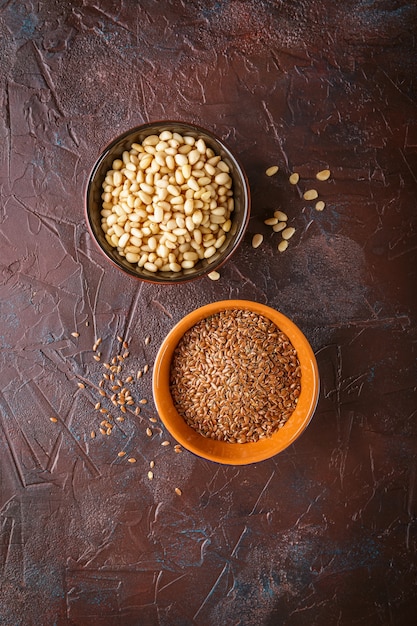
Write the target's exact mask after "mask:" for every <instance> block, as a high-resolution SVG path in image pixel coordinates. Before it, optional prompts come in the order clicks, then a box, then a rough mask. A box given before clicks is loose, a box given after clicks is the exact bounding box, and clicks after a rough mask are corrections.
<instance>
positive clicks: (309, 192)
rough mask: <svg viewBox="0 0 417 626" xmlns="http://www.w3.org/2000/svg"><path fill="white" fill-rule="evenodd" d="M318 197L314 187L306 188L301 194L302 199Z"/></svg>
mask: <svg viewBox="0 0 417 626" xmlns="http://www.w3.org/2000/svg"><path fill="white" fill-rule="evenodd" d="M318 197H319V194H318V193H317V191H316V189H308V190H307V191H305V192H304V194H303V198H304V200H315V199H316V198H318Z"/></svg>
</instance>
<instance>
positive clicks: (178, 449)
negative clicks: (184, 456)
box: [174, 443, 182, 453]
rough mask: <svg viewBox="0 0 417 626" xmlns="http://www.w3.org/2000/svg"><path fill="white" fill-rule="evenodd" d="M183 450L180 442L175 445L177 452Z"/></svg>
mask: <svg viewBox="0 0 417 626" xmlns="http://www.w3.org/2000/svg"><path fill="white" fill-rule="evenodd" d="M181 451H182V448H181V446H180V444H179V443H177V445H176V446H174V452H177V453H178V452H181Z"/></svg>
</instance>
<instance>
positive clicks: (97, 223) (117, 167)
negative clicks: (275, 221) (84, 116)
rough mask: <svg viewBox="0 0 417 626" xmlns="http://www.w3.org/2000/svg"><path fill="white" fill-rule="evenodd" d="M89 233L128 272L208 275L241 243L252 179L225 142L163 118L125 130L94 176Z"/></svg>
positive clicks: (175, 279) (167, 279)
mask: <svg viewBox="0 0 417 626" xmlns="http://www.w3.org/2000/svg"><path fill="white" fill-rule="evenodd" d="M85 207H86V219H87V225H88V227H89V231H90V233H91V235H92V237H93V239H94V241H95V242H96V244H97V245H98V247H99V249H100V250H101V252H102V253H103V254H104V255H105V257H106V258H107V260H109V261H110V262H111V263H112V264H113V265H114V266H116V267H117V268H118V269H120V270H122V271H123V272H125V273H126V274H128V275H130V276H132V277H134V278H138V279H141V280H143V281H147V282H151V283H162V284H173V283H174V284H175V283H184V282H187V281H190V280H194V279H197V278H201V277H202V276H206V275H207V274H210V273H211V272H214V271H215V270H217V269H218V268H219V267H220V266H221V265H223V263H225V262H226V261H227V260H228V259H229V258H230V256H231V255H232V254H233V252H234V251H235V250H236V248H237V247H238V245H239V243H240V242H241V240H242V238H243V235H244V233H245V230H246V227H247V224H248V221H249V213H250V190H249V184H248V181H247V177H246V175H245V173H244V170H243V169H242V167H241V165H240V164H239V163H238V161H237V159H236V157H235V156H234V155H233V154H232V152H231V151H230V149H229V148H228V147H227V146H226V145H225V144H224V142H223V141H222V140H220V139H219V138H218V137H216V136H215V135H214V134H212V133H211V132H209V131H207V130H205V129H203V128H201V127H199V126H195V125H193V124H187V123H184V122H176V121H162V122H153V123H149V124H143V125H142V126H138V127H135V128H133V129H130V130H128V131H126V132H124V133H123V134H122V135H120V136H119V137H117V138H116V139H115V140H114V141H112V143H110V145H109V146H107V147H106V148H105V149H104V150H103V152H102V153H101V155H100V156H99V158H98V160H97V161H96V163H95V165H94V167H93V169H92V171H91V174H90V176H89V179H88V182H87V188H86V197H85Z"/></svg>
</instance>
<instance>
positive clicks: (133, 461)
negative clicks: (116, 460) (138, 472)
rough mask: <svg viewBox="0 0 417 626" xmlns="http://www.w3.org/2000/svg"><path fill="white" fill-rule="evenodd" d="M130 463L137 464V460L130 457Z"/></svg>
mask: <svg viewBox="0 0 417 626" xmlns="http://www.w3.org/2000/svg"><path fill="white" fill-rule="evenodd" d="M127 460H128V462H129V463H136V459H135V458H133V457H132V456H131V457H130V459H127Z"/></svg>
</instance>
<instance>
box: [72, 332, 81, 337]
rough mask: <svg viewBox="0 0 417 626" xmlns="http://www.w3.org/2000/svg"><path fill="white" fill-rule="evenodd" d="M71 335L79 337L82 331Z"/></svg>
mask: <svg viewBox="0 0 417 626" xmlns="http://www.w3.org/2000/svg"><path fill="white" fill-rule="evenodd" d="M71 336H72V337H79V336H80V333H71Z"/></svg>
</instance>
